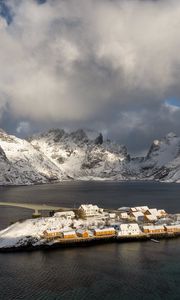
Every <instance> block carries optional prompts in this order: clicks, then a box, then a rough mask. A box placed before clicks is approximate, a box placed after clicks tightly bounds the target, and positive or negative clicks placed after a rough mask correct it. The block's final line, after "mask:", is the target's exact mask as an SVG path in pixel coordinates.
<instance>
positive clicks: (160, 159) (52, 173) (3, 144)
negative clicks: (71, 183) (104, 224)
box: [0, 129, 180, 185]
mask: <svg viewBox="0 0 180 300" xmlns="http://www.w3.org/2000/svg"><path fill="white" fill-rule="evenodd" d="M0 167H1V171H0V185H8V184H11V185H19V184H41V183H48V182H58V181H64V180H119V181H120V180H157V181H165V182H180V137H177V136H176V135H175V134H174V133H169V134H167V135H166V136H165V137H164V138H163V139H161V140H154V141H153V143H152V144H151V147H150V149H149V151H148V152H147V154H146V155H145V156H144V157H136V158H134V157H131V156H130V154H129V153H128V150H127V148H126V146H124V145H120V144H118V143H116V142H111V141H110V140H105V139H104V137H103V135H102V133H100V132H96V131H93V130H84V129H78V130H76V131H72V132H66V131H65V130H64V129H50V130H49V131H47V132H44V133H39V134H34V135H32V136H31V137H29V138H28V139H26V140H25V139H20V138H18V137H16V136H13V135H9V134H7V133H6V132H5V131H4V130H0Z"/></svg>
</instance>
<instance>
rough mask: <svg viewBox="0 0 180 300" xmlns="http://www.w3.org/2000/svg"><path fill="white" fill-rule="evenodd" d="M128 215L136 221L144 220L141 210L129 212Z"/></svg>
mask: <svg viewBox="0 0 180 300" xmlns="http://www.w3.org/2000/svg"><path fill="white" fill-rule="evenodd" d="M130 217H131V218H133V219H135V220H136V221H137V222H138V221H143V220H144V214H143V213H142V212H141V211H135V212H131V213H130Z"/></svg>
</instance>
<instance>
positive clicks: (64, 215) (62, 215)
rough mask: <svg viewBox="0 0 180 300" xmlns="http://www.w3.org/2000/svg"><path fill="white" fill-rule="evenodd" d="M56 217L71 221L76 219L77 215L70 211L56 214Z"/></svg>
mask: <svg viewBox="0 0 180 300" xmlns="http://www.w3.org/2000/svg"><path fill="white" fill-rule="evenodd" d="M54 217H57V218H66V219H67V220H71V219H73V218H75V213H74V212H73V211H72V210H69V211H58V212H56V213H55V214H54Z"/></svg>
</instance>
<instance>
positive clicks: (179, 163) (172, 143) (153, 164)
mask: <svg viewBox="0 0 180 300" xmlns="http://www.w3.org/2000/svg"><path fill="white" fill-rule="evenodd" d="M140 166H141V171H142V173H143V177H145V178H151V179H156V180H165V181H179V180H180V138H179V137H177V136H176V135H175V134H174V133H169V134H167V135H166V136H165V137H164V138H163V139H161V140H155V141H154V142H153V144H152V145H151V147H150V150H149V152H148V154H147V156H146V157H145V158H144V160H143V161H142V163H141V164H140Z"/></svg>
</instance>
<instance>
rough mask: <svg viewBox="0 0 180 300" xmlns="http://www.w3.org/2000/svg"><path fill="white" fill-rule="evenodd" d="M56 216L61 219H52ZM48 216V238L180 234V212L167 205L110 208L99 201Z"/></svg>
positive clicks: (50, 239) (77, 239) (108, 237)
mask: <svg viewBox="0 0 180 300" xmlns="http://www.w3.org/2000/svg"><path fill="white" fill-rule="evenodd" d="M54 218H55V219H56V220H59V222H53V223H52V222H51V219H54ZM48 220H49V226H48V227H47V228H46V229H45V230H44V231H43V234H42V235H41V238H43V239H45V240H47V242H63V241H64V242H67V243H68V242H73V241H75V242H77V241H79V242H80V241H83V240H84V241H89V240H96V239H98V240H99V239H110V238H116V240H123V239H127V238H131V239H133V238H136V239H138V238H139V239H141V238H143V237H154V236H156V238H158V237H161V236H163V237H174V236H178V235H180V214H169V213H167V212H166V211H165V210H164V209H157V208H149V207H148V206H138V207H122V208H119V209H117V210H107V209H103V208H99V207H98V206H97V205H92V204H83V205H81V206H80V207H79V208H78V209H76V210H69V211H61V212H55V213H54V214H53V216H52V217H49V218H48ZM56 223H57V224H58V226H54V224H56ZM46 224H47V220H46ZM51 224H53V226H52V225H51Z"/></svg>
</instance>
